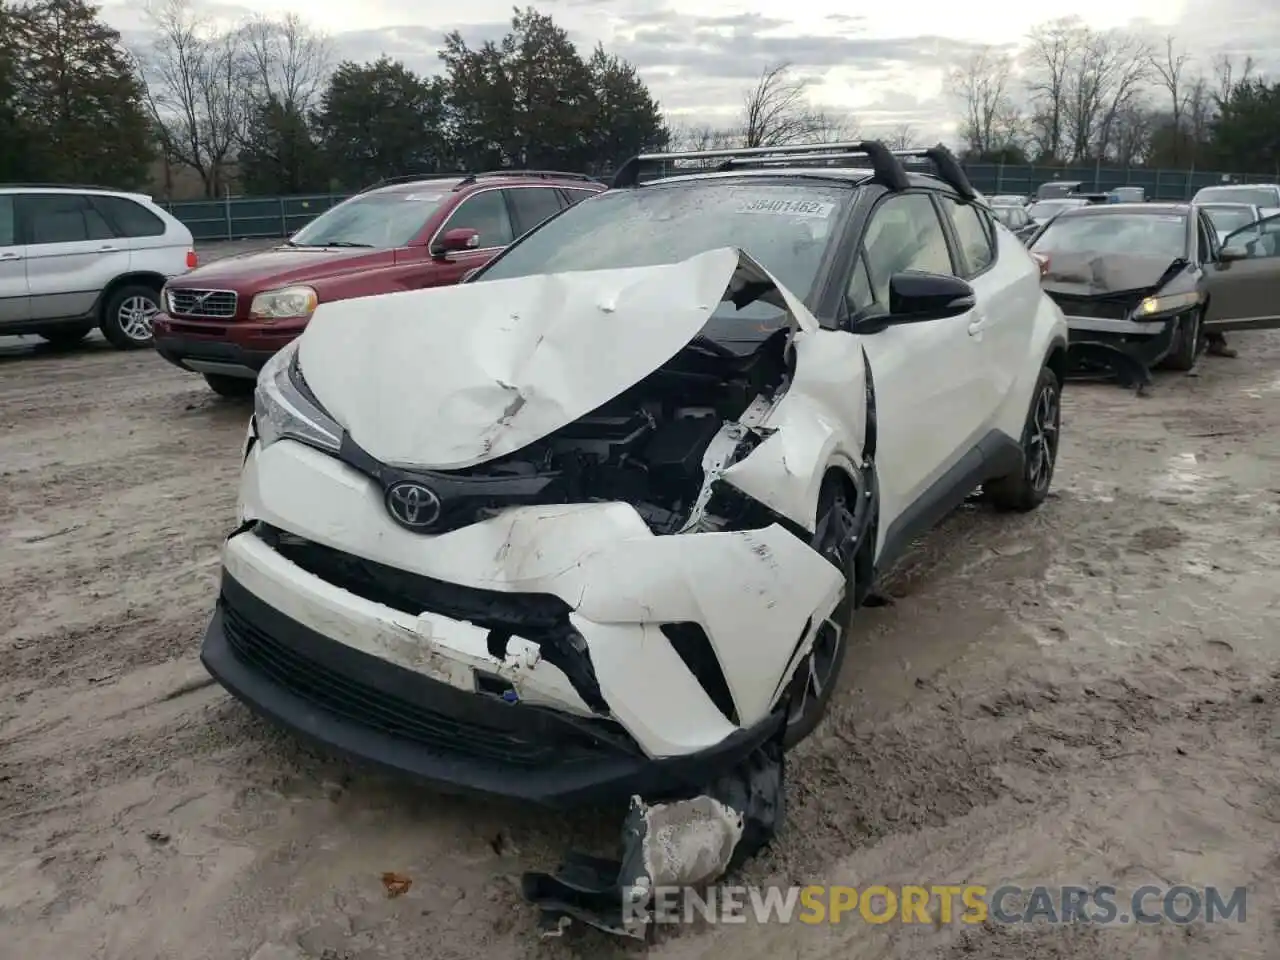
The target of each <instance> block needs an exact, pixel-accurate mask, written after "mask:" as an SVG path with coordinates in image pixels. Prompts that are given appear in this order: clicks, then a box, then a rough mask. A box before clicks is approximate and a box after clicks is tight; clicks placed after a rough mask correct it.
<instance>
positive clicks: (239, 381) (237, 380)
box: [204, 373, 258, 397]
mask: <svg viewBox="0 0 1280 960" xmlns="http://www.w3.org/2000/svg"><path fill="white" fill-rule="evenodd" d="M204 382H205V383H207V384H209V389H210V390H212V391H213V392H214V393H216V394H217V395H218V396H220V397H251V396H253V391H254V388H255V387H257V385H258V384H257V381H255V380H248V379H246V378H244V377H228V376H226V375H224V374H221V373H206V374H205V375H204Z"/></svg>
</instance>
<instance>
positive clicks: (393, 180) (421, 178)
mask: <svg viewBox="0 0 1280 960" xmlns="http://www.w3.org/2000/svg"><path fill="white" fill-rule="evenodd" d="M466 176H468V174H467V173H466V171H464V170H459V171H458V172H457V173H406V174H402V175H401V176H398V177H384V178H383V179H381V180H379V181H378V182H377V183H371V184H369V186H367V187H362V188H361V189H360V190H357V191H356V192H357V193H368V192H369V191H370V190H377V189H378V188H379V187H394V186H395V185H396V184H400V183H420V182H423V183H425V182H426V181H429V180H457V179H458V178H460V177H466Z"/></svg>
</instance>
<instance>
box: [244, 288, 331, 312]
mask: <svg viewBox="0 0 1280 960" xmlns="http://www.w3.org/2000/svg"><path fill="white" fill-rule="evenodd" d="M319 302H320V301H319V299H318V298H317V297H316V292H315V291H314V290H313V289H311V288H310V287H281V288H280V289H279V290H266V291H264V292H262V293H260V294H258V295H257V296H256V297H254V298H253V302H252V303H251V304H249V316H250V317H251V318H253V319H254V320H294V319H297V318H299V317H309V316H311V314H313V313H315V309H316V304H317V303H319Z"/></svg>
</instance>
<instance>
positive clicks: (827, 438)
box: [202, 143, 1067, 803]
mask: <svg viewBox="0 0 1280 960" xmlns="http://www.w3.org/2000/svg"><path fill="white" fill-rule="evenodd" d="M805 149H807V150H808V155H804V154H803V153H802V151H803V150H805ZM763 156H764V159H761V157H762V152H761V151H750V150H747V151H737V152H734V151H726V152H721V151H716V152H712V153H706V154H697V155H660V156H650V157H640V158H636V160H634V161H631V162H629V163H628V164H626V165H625V166H624V167H623V168H622V170H621V171H620V172H619V174H618V175H617V177H616V178H615V180H614V184H613V187H612V188H611V189H609V190H607V191H605V192H604V193H600V194H598V195H597V196H594V197H591V198H589V199H587V200H584V201H582V202H581V203H578V204H575V205H574V206H572V207H570V208H568V209H567V210H565V211H563V212H561V213H559V214H556V215H553V216H552V217H551V218H550V219H548V220H546V221H545V222H544V223H543V224H542V225H541V226H539V227H536V228H535V229H534V230H532V231H531V232H529V233H527V234H525V235H524V236H523V237H522V238H521V239H519V240H517V241H516V242H515V243H514V244H512V245H511V246H510V247H508V248H507V249H506V250H505V251H504V252H503V253H501V254H499V255H498V256H497V257H496V258H495V259H494V260H493V261H491V262H490V263H489V264H488V265H487V266H485V267H482V268H480V270H479V272H478V273H476V274H475V276H474V277H473V278H472V279H471V280H469V281H467V282H465V283H462V284H459V285H457V286H453V287H441V288H438V289H433V290H410V291H402V292H397V293H390V294H384V295H381V296H371V297H365V298H362V299H350V300H345V301H339V302H333V303H322V304H321V305H320V307H319V308H318V309H317V310H316V312H315V316H314V318H313V319H312V320H311V323H310V325H309V326H308V327H307V329H306V331H305V332H304V333H303V334H302V336H301V337H300V338H299V339H298V340H296V341H294V342H293V343H292V344H290V345H289V346H288V347H286V348H284V349H283V350H281V351H280V352H279V353H277V354H276V355H275V357H273V358H272V359H271V360H270V361H269V362H268V363H267V365H266V367H265V368H264V369H263V370H262V373H261V375H260V377H259V379H258V387H257V394H256V397H255V411H254V417H253V422H252V425H251V427H250V431H249V434H248V443H247V445H246V450H245V464H244V471H243V475H242V478H241V486H240V515H241V520H242V525H241V527H240V528H239V529H238V530H237V531H236V532H235V533H234V534H233V535H232V536H231V537H230V538H229V539H228V540H227V543H226V546H225V549H224V552H223V574H222V591H221V598H220V600H219V602H218V606H217V610H216V613H215V615H214V617H213V619H212V621H211V623H210V625H209V629H208V631H207V633H206V636H205V641H204V647H203V651H202V657H203V660H204V663H205V665H206V667H207V668H208V669H209V671H210V672H211V673H212V674H213V675H214V676H215V677H217V678H218V679H219V680H220V681H221V682H222V683H223V685H224V686H226V687H227V688H228V689H229V690H230V691H231V692H232V693H234V694H235V695H236V696H238V697H240V698H241V699H242V700H244V701H245V702H247V703H248V704H250V705H251V706H253V707H255V708H256V709H258V710H260V711H262V712H263V713H265V714H267V715H269V716H271V717H272V718H274V719H275V720H277V721H279V722H281V723H283V724H285V725H288V726H291V727H293V728H295V729H297V730H300V731H302V732H304V733H305V734H307V735H310V736H312V737H315V738H318V739H320V740H322V741H324V742H327V743H328V744H330V745H332V746H334V747H337V748H339V749H343V750H346V751H349V752H351V753H354V754H356V755H359V756H362V757H365V758H367V759H371V760H376V761H381V762H382V763H385V764H388V765H390V766H392V767H396V768H399V769H400V770H402V771H406V772H410V773H412V774H416V775H418V776H422V777H426V778H428V779H432V780H435V781H437V782H441V783H445V784H448V785H449V786H452V787H455V788H469V789H480V790H486V791H494V792H499V793H506V794H510V795H513V796H520V797H523V798H524V799H526V800H535V801H545V802H558V803H565V802H569V801H581V800H587V799H591V798H595V799H604V798H605V797H606V796H607V795H612V794H620V795H621V796H622V797H625V796H626V795H627V793H629V792H631V791H633V790H634V791H636V792H643V791H645V790H651V791H653V792H656V793H666V792H668V791H672V790H680V789H683V788H688V787H695V786H699V785H703V784H705V783H706V782H707V781H709V780H711V779H713V778H714V774H715V772H716V769H717V767H719V766H721V765H725V764H728V765H730V766H732V765H733V764H734V763H736V762H737V761H738V760H739V759H741V758H742V757H744V756H745V755H746V754H747V753H749V752H750V751H753V750H754V749H755V748H756V747H757V746H760V745H762V744H764V743H779V744H781V746H783V747H786V746H789V745H791V744H794V743H796V742H798V741H799V740H800V739H801V738H803V737H804V736H805V735H806V734H808V733H809V732H810V731H812V730H813V728H814V726H815V725H816V724H817V723H818V721H819V719H820V718H821V717H822V715H823V713H824V711H825V709H826V706H827V704H828V702H829V700H830V697H831V695H832V692H833V691H834V690H835V689H836V688H837V685H838V684H839V683H840V681H841V664H842V662H843V659H844V656H845V651H846V648H847V646H848V643H847V637H848V631H849V629H850V623H851V620H852V618H853V617H855V616H856V613H855V611H856V608H857V607H858V606H859V605H860V604H861V603H862V601H863V600H864V599H865V598H866V597H867V596H868V591H870V590H871V589H872V587H873V585H874V584H875V582H876V579H877V577H878V576H879V575H880V574H882V573H883V572H884V571H885V570H886V569H887V568H888V567H889V566H890V565H892V564H893V562H894V560H895V559H896V558H897V557H900V556H901V555H902V551H903V550H904V549H905V548H906V547H907V546H908V545H909V544H910V543H911V542H912V540H914V539H915V538H917V537H919V536H920V535H921V534H923V533H924V532H926V531H927V530H928V529H929V528H930V527H931V526H932V525H933V524H935V523H937V522H938V521H939V520H940V519H941V518H942V517H943V516H944V515H945V514H946V513H947V512H949V511H950V510H951V509H952V508H954V507H956V506H957V505H959V504H960V503H961V502H962V501H963V500H964V499H965V498H966V497H967V496H968V495H969V494H971V493H972V492H973V491H974V490H975V488H977V487H979V486H981V487H982V488H983V491H984V494H985V497H986V499H987V500H988V501H989V502H990V503H991V504H992V505H993V506H995V507H996V508H1000V509H1005V510H1014V511H1027V510H1032V509H1035V508H1036V507H1038V506H1039V505H1040V504H1041V503H1042V502H1043V501H1044V499H1045V497H1046V495H1047V493H1048V490H1049V485H1050V482H1051V480H1052V477H1053V469H1054V461H1055V458H1056V454H1057V451H1058V426H1059V400H1060V396H1061V384H1062V380H1063V377H1064V374H1065V372H1066V360H1067V325H1066V322H1065V320H1064V319H1063V316H1062V312H1061V311H1060V310H1059V309H1058V307H1057V306H1055V305H1054V304H1053V302H1052V301H1050V300H1049V299H1048V298H1047V297H1046V296H1045V295H1044V293H1043V292H1042V291H1041V289H1040V269H1039V265H1038V264H1037V262H1036V261H1035V260H1034V259H1033V258H1032V256H1031V255H1030V254H1029V253H1028V252H1027V251H1026V249H1025V248H1024V247H1023V246H1022V244H1020V243H1019V242H1018V241H1017V239H1015V238H1014V236H1013V235H1012V234H1011V233H1009V231H1008V230H1006V229H1005V228H1004V227H1001V226H999V225H997V224H996V223H995V222H994V221H993V219H992V216H991V213H990V211H989V210H988V209H987V207H986V205H985V204H984V203H983V202H982V201H981V199H980V198H979V197H978V196H977V195H976V194H975V192H974V190H973V188H972V186H971V185H970V184H969V182H968V180H967V178H966V177H965V175H964V172H963V171H962V170H961V169H960V167H959V165H958V164H957V162H956V160H955V158H954V157H953V156H952V155H951V154H950V153H949V152H947V151H945V150H944V149H941V148H933V149H930V150H927V151H910V152H908V151H903V152H899V153H894V152H892V151H890V150H888V149H887V148H886V147H885V146H884V145H883V144H880V143H859V144H843V145H840V144H837V145H823V146H811V147H808V148H801V147H787V148H777V149H774V150H770V151H763ZM868 159H869V160H870V161H871V166H872V169H862V168H861V164H865V163H866V161H867V160H868ZM708 160H710V161H711V162H710V163H708V162H707V161H708ZM850 160H853V161H855V162H854V163H850V162H849V161H850ZM912 160H928V161H930V162H931V163H932V167H931V169H932V170H933V171H934V172H930V173H926V172H912V171H911V170H910V169H909V168H910V162H911V161H912ZM681 161H684V162H688V161H696V162H697V163H698V166H700V167H701V168H702V169H703V170H704V171H706V172H702V173H695V174H692V175H685V176H673V177H669V178H667V179H662V180H656V181H653V182H649V183H643V184H642V183H639V182H638V181H639V169H640V166H641V165H642V164H645V163H650V162H652V163H654V164H655V165H657V164H672V165H675V164H679V163H680V162H681ZM859 162H860V163H859ZM677 169H678V167H677ZM774 738H776V740H775V739H774Z"/></svg>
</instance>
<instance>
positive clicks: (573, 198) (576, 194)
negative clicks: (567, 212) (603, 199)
mask: <svg viewBox="0 0 1280 960" xmlns="http://www.w3.org/2000/svg"><path fill="white" fill-rule="evenodd" d="M563 193H564V195H565V196H566V197H568V198H569V206H571V207H572V206H573V205H574V204H575V203H581V202H582V201H583V200H586V199H587V198H589V197H594V196H595V195H596V191H594V190H575V189H573V188H571V187H565V188H564V190H563Z"/></svg>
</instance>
